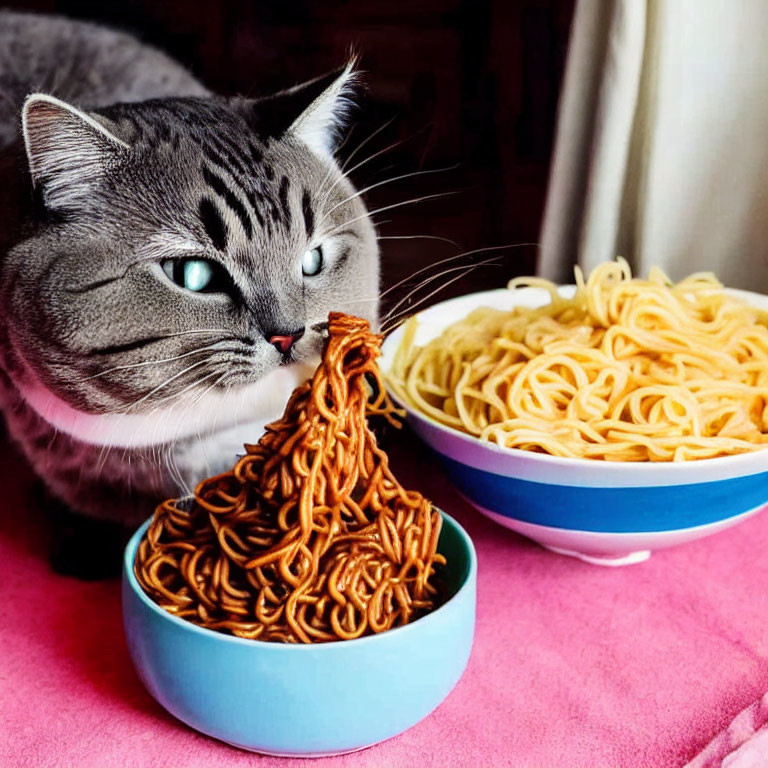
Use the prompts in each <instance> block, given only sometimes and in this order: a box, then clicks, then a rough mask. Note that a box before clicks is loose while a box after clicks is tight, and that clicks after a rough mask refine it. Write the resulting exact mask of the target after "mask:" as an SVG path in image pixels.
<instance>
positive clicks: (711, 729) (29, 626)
mask: <svg viewBox="0 0 768 768" xmlns="http://www.w3.org/2000/svg"><path fill="white" fill-rule="evenodd" d="M412 440H413V439H412V438H411V440H407V439H403V438H400V440H399V443H400V447H399V449H398V451H397V453H398V456H397V457H396V460H395V465H396V467H400V468H401V477H402V479H403V480H405V481H406V482H407V483H409V484H411V485H418V487H420V488H421V489H423V490H424V491H425V492H427V493H429V494H431V495H432V497H433V498H434V499H435V501H436V502H438V503H439V504H440V505H441V506H442V507H444V508H445V509H446V510H447V511H449V512H450V513H451V514H453V515H455V516H456V517H457V518H458V519H459V520H460V521H461V522H462V523H464V524H465V526H466V527H467V529H468V530H469V532H470V534H471V535H472V537H473V539H474V541H475V544H476V546H477V551H478V555H479V561H480V572H479V583H478V614H477V633H476V638H475V646H474V650H473V653H472V657H471V660H470V663H469V667H468V669H467V671H466V674H465V675H464V677H463V678H462V680H461V682H460V683H459V684H458V686H457V687H456V689H455V690H454V691H453V693H452V694H451V695H450V696H449V697H448V699H447V700H446V701H445V702H444V703H443V705H442V706H441V707H440V708H439V709H438V710H437V711H435V712H434V713H433V714H432V715H430V716H429V717H428V718H427V719H426V720H424V721H423V722H421V723H419V724H418V725H416V726H415V727H414V728H412V729H411V730H410V731H408V732H407V733H405V734H403V735H401V736H399V737H397V738H394V739H392V740H390V741H388V742H385V743H384V744H381V745H378V746H376V747H373V748H371V749H369V750H366V751H364V752H360V753H357V754H353V755H347V756H344V757H339V758H335V759H333V758H329V759H324V760H319V761H316V762H314V763H313V765H317V766H318V768H325V767H326V766H339V767H342V766H343V767H344V768H352V767H353V766H360V767H361V768H372V767H373V766H376V767H379V766H381V767H382V768H383V767H386V768H412V766H420V768H428V767H430V766H440V768H452V767H453V766H456V767H459V766H461V767H462V768H463V767H464V766H466V767H467V768H469V767H471V768H476V767H477V768H480V767H482V768H495V767H497V766H516V767H517V768H526V767H528V766H530V768H547V767H548V766H556V767H557V768H560V767H561V766H568V767H569V768H578V767H579V766H585V767H587V766H588V767H589V768H593V767H594V766H600V767H601V768H610V766H621V768H625V767H626V766H633V768H642V767H644V766H649V767H650V766H653V767H654V768H657V767H658V768H669V767H671V766H682V765H684V764H685V763H686V762H687V761H688V760H691V759H692V758H693V757H694V756H695V755H696V754H698V753H699V752H701V751H702V750H703V749H704V748H705V746H706V745H707V743H708V742H709V741H710V740H711V739H713V737H715V736H716V734H717V733H718V732H720V731H721V730H723V729H725V728H726V727H727V726H728V725H729V723H730V722H731V721H732V720H733V718H734V717H735V716H736V715H737V714H738V713H739V712H740V711H741V710H742V709H744V708H745V707H747V706H749V705H751V704H753V702H757V701H758V700H759V699H760V697H761V696H762V695H763V694H764V693H765V692H766V691H768V659H767V658H766V656H767V654H768V588H766V587H767V586H768V515H766V514H764V513H762V514H760V515H757V516H755V517H754V518H752V519H751V520H749V521H747V522H745V523H744V524H742V525H740V526H738V527H736V528H734V529H732V530H729V531H727V532H724V533H722V534H719V535H717V536H715V537H713V538H711V539H707V540H704V541H701V542H698V543H694V544H689V545H686V546H683V547H680V548H678V549H675V550H669V551H666V552H659V553H656V554H654V555H653V557H651V559H650V560H649V561H648V562H646V563H643V564H640V565H634V566H629V567H625V568H616V569H613V568H602V567H596V566H590V565H585V564H583V563H581V562H578V561H576V560H573V559H570V558H566V557H561V556H558V555H554V554H551V553H549V552H546V551H544V550H542V549H540V548H538V547H537V546H535V545H533V544H531V543H529V542H527V541H526V540H524V539H522V538H520V537H518V536H517V535H515V534H513V533H511V532H508V531H506V530H505V529H503V528H500V527H499V526H497V525H496V524H494V523H491V522H489V521H486V520H485V519H484V518H482V517H480V516H479V515H478V514H476V513H474V512H473V511H472V510H471V509H470V508H469V507H468V506H467V505H466V504H465V503H464V502H463V501H461V500H460V499H459V498H458V497H457V496H456V495H455V493H454V492H453V491H452V490H451V488H450V486H449V485H448V484H447V483H446V481H445V479H444V478H443V477H442V476H441V474H440V472H439V470H438V469H437V468H436V467H435V466H434V465H433V464H432V462H431V460H430V459H428V458H426V457H424V456H422V455H421V453H420V449H419V448H418V446H417V445H416V444H415V442H413V441H412ZM4 452H5V453H6V454H8V458H7V459H6V460H4V461H3V469H2V472H1V473H0V482H2V487H3V488H4V489H6V491H5V494H4V501H3V502H2V509H1V510H0V585H1V586H0V589H2V596H1V598H2V599H0V766H3V768H17V766H18V767H21V766H24V767H25V768H26V767H27V766H29V767H30V768H32V767H34V768H48V767H53V766H57V767H58V766H61V767H62V768H65V767H66V768H79V767H80V766H88V767H89V768H90V767H92V766H93V767H98V766H110V767H118V766H152V767H153V768H161V767H162V766H168V767H169V768H170V767H171V766H173V768H183V767H185V766H201V767H202V766H206V768H207V767H208V766H216V767H217V768H229V766H233V767H234V766H246V765H249V766H259V768H271V767H272V766H275V767H277V766H279V767H280V768H288V767H289V766H294V765H301V766H302V768H306V766H307V765H308V763H307V762H306V761H297V760H279V759H270V758H262V757H257V756H255V755H252V754H249V753H246V752H240V751H238V750H236V749H234V748H232V747H228V746H225V745H223V744H220V743H217V742H216V741H213V740H211V739H209V738H206V737H204V736H201V735H198V734H197V733H195V732H193V731H191V730H189V729H188V728H187V727H185V726H184V725H182V724H181V723H179V722H177V721H176V720H174V719H173V718H172V717H170V716H169V715H167V714H165V712H164V711H163V710H162V709H161V708H160V707H159V705H157V704H156V703H155V702H154V701H153V700H152V699H151V698H150V697H149V695H148V694H147V693H146V692H145V691H144V689H143V688H142V686H141V684H140V682H139V681H138V679H137V678H136V676H135V674H134V672H133V669H132V667H131V663H130V661H129V659H128V656H127V653H126V649H125V645H124V642H123V636H122V629H121V619H120V602H119V601H120V598H119V585H118V584H117V582H113V581H112V582H106V583H98V584H91V583H82V582H78V581H75V580H73V579H69V578H64V577H60V576H56V575H54V574H53V573H51V572H50V570H49V568H48V565H47V561H46V556H45V549H46V547H45V543H44V526H43V524H42V520H41V519H40V514H39V513H36V512H35V511H34V510H32V511H31V512H26V509H27V507H28V502H27V496H28V489H29V485H30V482H31V481H30V478H29V476H28V474H27V473H26V471H25V470H24V469H23V468H21V465H20V462H19V460H18V459H15V458H13V457H12V456H11V455H10V454H9V452H8V450H7V449H5V450H4ZM416 478H418V482H415V481H416ZM750 711H751V710H750ZM747 716H749V717H751V715H749V713H747V715H743V716H742V718H744V717H747ZM750 722H751V721H750ZM729 738H730V736H729ZM734 738H735V737H734ZM713 764H715V763H707V765H713Z"/></svg>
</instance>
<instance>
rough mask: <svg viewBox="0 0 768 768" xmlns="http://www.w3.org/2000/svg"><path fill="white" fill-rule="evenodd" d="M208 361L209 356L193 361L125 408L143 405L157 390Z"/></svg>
mask: <svg viewBox="0 0 768 768" xmlns="http://www.w3.org/2000/svg"><path fill="white" fill-rule="evenodd" d="M208 361H209V358H206V359H205V360H198V361H197V362H196V363H193V364H192V365H189V366H187V367H186V368H184V369H182V370H181V371H179V372H178V373H175V374H174V375H173V376H169V377H168V378H167V379H165V381H163V382H162V383H161V384H158V385H157V386H156V387H153V388H152V389H150V390H149V392H147V393H146V394H145V395H142V396H141V397H140V398H138V400H135V401H134V402H132V403H130V404H129V405H128V406H126V408H125V410H126V411H130V410H132V409H134V408H135V407H136V406H137V405H141V403H144V402H146V401H147V400H148V399H149V398H150V397H152V395H154V394H155V393H156V392H159V391H160V390H161V389H164V388H165V387H167V386H168V385H169V384H170V383H171V382H172V381H175V380H176V379H178V378H179V377H180V376H183V375H184V374H185V373H189V371H191V370H194V369H195V368H198V367H200V366H201V365H205V364H206V363H207V362H208Z"/></svg>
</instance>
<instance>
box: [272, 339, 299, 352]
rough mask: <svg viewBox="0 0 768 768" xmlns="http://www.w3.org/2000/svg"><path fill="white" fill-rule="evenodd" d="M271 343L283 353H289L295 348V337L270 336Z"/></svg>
mask: <svg viewBox="0 0 768 768" xmlns="http://www.w3.org/2000/svg"><path fill="white" fill-rule="evenodd" d="M269 343H270V344H274V345H275V346H276V347H277V348H278V349H279V350H280V351H281V352H283V353H285V352H289V351H290V349H291V347H292V346H293V336H270V338H269Z"/></svg>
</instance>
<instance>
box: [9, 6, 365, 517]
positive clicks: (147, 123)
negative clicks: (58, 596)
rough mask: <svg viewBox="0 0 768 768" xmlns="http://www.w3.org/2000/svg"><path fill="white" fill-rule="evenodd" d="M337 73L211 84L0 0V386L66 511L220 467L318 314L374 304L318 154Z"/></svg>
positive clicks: (331, 165)
mask: <svg viewBox="0 0 768 768" xmlns="http://www.w3.org/2000/svg"><path fill="white" fill-rule="evenodd" d="M349 76H350V72H349V68H347V70H345V71H344V72H343V73H341V74H340V75H335V76H333V77H331V78H326V79H323V80H322V81H314V82H313V83H310V84H308V85H307V86H304V87H301V88H297V89H293V90H292V91H289V92H286V93H285V94H281V95H277V96H275V97H271V98H269V99H266V100H262V101H248V100H245V99H221V98H217V97H209V96H208V95H207V92H206V90H205V88H204V87H203V86H201V85H200V84H199V83H197V82H196V80H195V79H194V78H192V77H191V75H189V74H188V73H187V72H186V71H185V70H184V69H182V68H181V67H180V66H179V65H177V64H175V63H174V62H172V61H171V60H170V59H168V58H167V57H165V56H164V55H162V54H160V53H158V52H157V51H154V50H152V49H149V48H146V47H144V46H142V45H140V44H139V43H138V42H136V41H135V40H133V39H132V38H131V37H129V36H127V35H123V34H120V33H115V32H111V31H108V30H103V29H101V28H99V27H97V26H94V25H89V24H80V23H74V22H69V21H64V20H60V19H55V18H48V17H33V16H27V15H22V14H13V13H7V12H0V155H1V156H0V186H2V189H3V192H2V193H0V195H3V194H4V195H5V197H6V199H5V200H2V199H0V204H4V209H5V211H6V212H7V214H8V215H7V217H6V221H4V222H2V223H0V249H1V251H0V260H1V261H0V390H1V392H2V403H1V405H2V409H3V412H4V415H5V419H6V423H7V426H8V430H9V432H10V434H11V435H12V437H13V438H14V440H15V441H17V442H18V443H19V445H21V447H22V449H23V450H24V452H25V454H26V455H27V457H28V458H29V460H30V462H31V464H32V465H33V467H34V468H35V470H36V471H37V473H38V474H39V475H40V477H41V478H42V479H43V480H44V482H45V483H46V485H47V486H48V488H49V489H50V491H51V492H52V493H53V494H54V495H55V496H56V497H58V498H59V499H61V500H62V501H63V502H65V503H66V504H67V505H68V506H69V507H71V508H72V509H74V510H76V511H78V512H80V513H84V514H85V515H90V516H93V517H98V518H110V519H114V520H117V521H120V522H122V523H125V524H128V525H135V524H136V523H137V522H138V521H140V520H141V519H143V518H145V517H146V516H147V515H148V514H149V513H150V512H151V510H152V506H153V504H154V503H155V502H156V501H157V500H158V499H159V498H160V497H164V496H168V495H171V494H177V493H183V492H188V491H189V490H190V488H192V487H193V486H194V484H195V482H197V481H198V480H200V479H202V478H203V477H205V476H207V475H209V474H212V473H215V472H218V471H223V470H224V469H225V468H226V467H228V466H231V464H232V462H233V460H234V458H235V455H236V454H237V453H239V452H241V451H242V445H243V443H244V442H253V441H255V440H257V439H258V437H259V435H260V433H261V429H262V427H263V424H264V423H265V421H267V420H269V419H271V418H274V417H275V416H276V415H278V414H279V412H280V410H281V408H282V405H283V404H284V402H285V400H286V399H287V397H288V395H289V394H290V391H291V390H292V388H293V387H294V386H295V384H296V383H298V382H299V381H300V380H301V379H302V378H304V377H306V375H307V373H308V372H309V371H311V368H312V366H313V365H314V363H315V362H316V360H317V355H318V352H319V349H320V345H321V336H320V333H319V332H318V331H317V330H316V329H313V326H315V325H316V324H317V323H320V322H322V321H323V320H324V319H325V318H326V317H327V314H328V312H329V311H330V310H340V311H346V312H352V313H355V314H359V315H362V316H365V317H368V318H369V319H371V320H372V321H374V322H375V319H376V308H377V294H378V252H377V247H376V240H375V234H374V231H373V227H372V225H371V223H370V221H369V219H368V217H367V214H366V212H365V208H364V207H363V205H362V202H361V201H360V199H359V196H357V195H356V194H355V192H354V190H353V188H352V186H351V184H350V183H349V182H348V180H346V179H345V178H343V176H342V174H341V172H340V171H339V169H338V167H337V165H336V163H335V161H334V160H333V157H332V152H333V147H334V140H335V128H336V125H337V124H338V122H339V118H340V115H341V113H342V112H343V109H344V105H345V97H346V89H347V87H348V82H349ZM29 94H37V95H35V96H32V97H30V96H29ZM147 99H152V101H146V100H147Z"/></svg>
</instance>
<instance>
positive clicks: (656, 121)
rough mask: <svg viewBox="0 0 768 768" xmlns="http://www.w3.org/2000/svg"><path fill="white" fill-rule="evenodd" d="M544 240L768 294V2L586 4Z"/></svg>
mask: <svg viewBox="0 0 768 768" xmlns="http://www.w3.org/2000/svg"><path fill="white" fill-rule="evenodd" d="M541 243H542V250H541V259H540V262H539V272H540V274H542V275H543V276H545V277H549V278H550V279H554V280H557V281H558V282H571V281H572V277H573V265H574V264H575V263H579V264H581V265H582V266H583V267H585V268H586V269H590V268H591V267H593V266H594V265H595V264H598V263H600V262H602V261H605V260H607V259H611V258H614V257H615V256H617V255H622V256H625V257H626V258H627V259H628V260H629V262H630V263H631V264H632V266H633V270H634V271H635V273H636V274H639V275H643V276H644V275H646V274H647V272H648V269H649V268H650V267H651V266H653V265H658V266H660V267H662V268H663V269H664V270H665V271H667V272H668V273H669V274H670V275H671V276H672V277H673V278H674V279H680V278H681V277H684V276H685V275H686V274H689V273H691V272H694V271H701V270H708V271H713V272H715V273H716V274H717V276H718V277H719V278H720V279H721V280H722V281H723V282H724V283H726V284H727V285H730V286H733V287H738V288H747V289H751V290H756V291H762V292H768V0H581V1H580V2H579V3H578V5H577V8H576V12H575V16H574V21H573V29H572V32H571V41H570V48H569V52H568V62H567V66H566V73H565V79H564V85H563V92H562V95H561V99H560V111H559V117H558V126H557V134H556V144H555V153H554V157H553V164H552V171H551V175H550V184H549V192H548V197H547V205H546V211H545V216H544V223H543V230H542V237H541Z"/></svg>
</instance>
